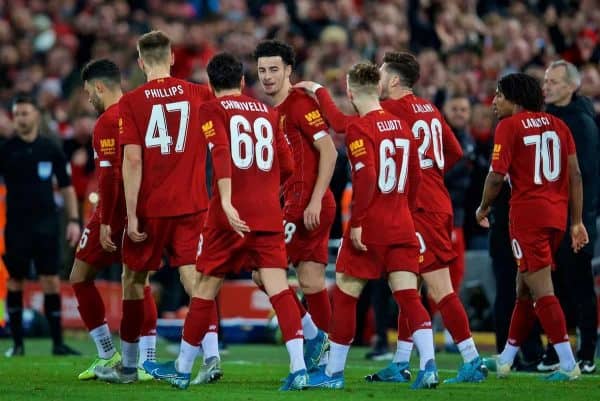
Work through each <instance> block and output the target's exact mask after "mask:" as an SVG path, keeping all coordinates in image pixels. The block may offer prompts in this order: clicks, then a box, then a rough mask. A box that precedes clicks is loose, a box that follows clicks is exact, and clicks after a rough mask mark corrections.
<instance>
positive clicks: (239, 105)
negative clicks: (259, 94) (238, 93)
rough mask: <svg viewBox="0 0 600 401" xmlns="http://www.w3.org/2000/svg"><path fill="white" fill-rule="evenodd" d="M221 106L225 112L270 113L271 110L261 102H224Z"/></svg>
mask: <svg viewBox="0 0 600 401" xmlns="http://www.w3.org/2000/svg"><path fill="white" fill-rule="evenodd" d="M221 106H223V108H224V109H225V110H231V109H236V110H242V111H261V112H263V113H268V112H269V109H267V106H266V105H265V104H263V103H259V102H238V101H237V100H222V101H221Z"/></svg>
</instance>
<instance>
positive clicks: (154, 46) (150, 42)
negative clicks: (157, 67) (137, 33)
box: [137, 31, 171, 64]
mask: <svg viewBox="0 0 600 401" xmlns="http://www.w3.org/2000/svg"><path fill="white" fill-rule="evenodd" d="M137 47H138V51H139V52H140V57H141V58H142V59H143V60H144V61H145V62H147V63H149V64H156V63H161V62H163V61H165V60H167V59H168V57H169V56H170V55H171V39H169V37H168V36H167V35H165V34H164V33H163V32H162V31H150V32H148V33H145V34H144V35H142V36H141V37H140V38H139V39H138V43H137Z"/></svg>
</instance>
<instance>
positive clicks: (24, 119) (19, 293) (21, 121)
mask: <svg viewBox="0 0 600 401" xmlns="http://www.w3.org/2000/svg"><path fill="white" fill-rule="evenodd" d="M12 112H13V120H14V125H15V131H16V135H15V136H13V137H12V138H11V139H9V140H7V141H6V142H4V143H3V144H2V146H1V147H0V175H1V176H3V177H4V182H5V184H6V191H7V194H6V229H5V235H4V237H5V241H6V253H5V255H4V263H5V265H6V268H7V269H8V273H9V275H10V279H9V281H8V296H7V299H6V307H7V310H8V315H9V319H10V328H11V332H12V337H13V341H14V344H13V347H12V348H10V349H9V350H8V351H6V353H5V355H6V356H7V357H12V356H17V355H24V353H25V348H24V346H23V320H22V313H23V282H24V280H25V279H26V278H27V277H28V276H29V272H30V266H31V262H32V261H33V264H34V266H35V270H36V272H37V276H38V278H39V281H40V284H41V287H42V290H43V292H44V313H45V315H46V318H47V319H48V324H49V327H50V333H51V335H52V341H53V347H52V353H53V354H54V355H76V354H79V353H78V352H77V351H75V350H73V349H72V348H70V347H68V346H67V345H65V344H64V343H63V338H62V327H61V304H60V280H59V277H58V271H59V242H60V241H59V235H60V229H59V227H60V224H59V222H60V218H61V216H60V215H59V213H58V209H57V206H56V203H55V201H54V189H53V186H54V182H56V183H57V184H58V188H59V189H60V192H61V194H62V196H63V198H64V200H65V204H66V211H67V214H68V218H69V223H68V225H67V228H66V234H67V241H68V242H69V244H70V245H71V246H75V244H76V243H77V241H78V240H79V236H80V234H81V228H80V225H79V224H80V222H79V212H78V208H77V200H76V197H75V191H74V190H73V186H72V185H71V179H70V176H69V173H68V172H67V161H66V159H65V156H64V154H63V152H62V150H61V148H60V147H59V145H58V144H56V143H55V142H53V141H52V140H51V139H49V138H46V137H43V136H41V135H40V133H39V126H40V113H39V110H38V108H37V105H36V103H35V101H34V99H33V97H31V96H30V95H27V94H19V95H17V96H16V97H15V99H14V102H13V107H12Z"/></svg>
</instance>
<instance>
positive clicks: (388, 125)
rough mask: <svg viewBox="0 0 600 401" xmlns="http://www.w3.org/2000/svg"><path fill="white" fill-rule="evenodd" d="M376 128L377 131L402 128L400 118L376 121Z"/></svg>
mask: <svg viewBox="0 0 600 401" xmlns="http://www.w3.org/2000/svg"><path fill="white" fill-rule="evenodd" d="M377 129H378V130H379V132H386V131H396V130H399V129H402V124H401V123H400V120H386V121H377Z"/></svg>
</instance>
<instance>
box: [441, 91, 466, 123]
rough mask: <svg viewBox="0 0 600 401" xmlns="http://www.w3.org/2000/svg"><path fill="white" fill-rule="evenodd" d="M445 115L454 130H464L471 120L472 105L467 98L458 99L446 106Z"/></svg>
mask: <svg viewBox="0 0 600 401" xmlns="http://www.w3.org/2000/svg"><path fill="white" fill-rule="evenodd" d="M444 114H445V116H446V119H447V120H448V123H449V124H450V125H451V126H452V128H456V129H459V130H464V129H466V128H467V126H468V125H469V120H470V119H471V103H470V102H469V99H467V98H466V97H457V98H454V99H450V100H448V101H447V102H446V103H445V104H444Z"/></svg>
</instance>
